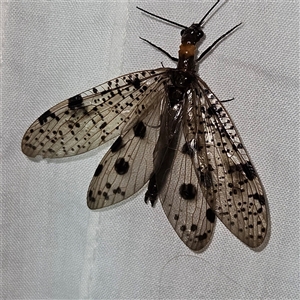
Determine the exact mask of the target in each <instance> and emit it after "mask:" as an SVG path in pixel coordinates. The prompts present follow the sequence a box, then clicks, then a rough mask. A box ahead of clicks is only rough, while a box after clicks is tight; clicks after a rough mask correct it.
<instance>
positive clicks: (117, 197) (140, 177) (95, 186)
mask: <svg viewBox="0 0 300 300" xmlns="http://www.w3.org/2000/svg"><path fill="white" fill-rule="evenodd" d="M152 100H153V103H152V104H153V105H152V110H151V111H150V112H148V114H145V115H144V116H143V118H141V119H139V120H138V121H137V122H136V124H135V125H134V126H133V127H132V128H131V129H130V130H128V131H127V132H126V133H124V134H122V135H121V136H120V137H118V139H117V140H116V141H115V142H114V144H113V145H112V146H111V148H110V150H109V151H108V152H107V153H106V155H105V156H104V157H103V159H102V160H101V162H100V164H99V166H98V167H97V170H96V172H95V174H94V177H93V179H92V181H91V184H90V187H89V189H88V195H87V204H88V206H89V208H91V209H98V208H102V207H105V206H109V205H112V204H115V203H117V202H120V201H122V200H124V199H126V198H128V197H130V196H131V195H132V194H134V193H136V192H137V191H138V190H140V189H141V188H142V187H143V186H144V185H145V183H146V182H147V181H148V180H149V177H150V174H151V172H152V170H153V151H154V148H155V145H156V143H157V139H158V135H159V130H160V115H161V112H160V101H165V93H164V89H160V93H158V94H157V97H156V99H152Z"/></svg>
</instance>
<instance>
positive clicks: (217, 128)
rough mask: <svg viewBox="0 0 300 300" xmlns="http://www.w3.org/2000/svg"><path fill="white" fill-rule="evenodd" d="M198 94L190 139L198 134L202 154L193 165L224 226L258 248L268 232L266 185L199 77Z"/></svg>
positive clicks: (232, 127) (213, 97) (225, 116)
mask: <svg viewBox="0 0 300 300" xmlns="http://www.w3.org/2000/svg"><path fill="white" fill-rule="evenodd" d="M194 91H195V96H194V97H193V98H194V99H197V101H196V102H195V103H194V104H195V107H197V113H196V114H195V115H194V117H195V119H198V121H197V123H196V125H195V128H194V129H193V128H189V131H188V133H187V134H186V138H187V140H191V137H193V132H194V140H195V141H196V148H197V149H198V155H197V157H196V158H195V159H194V160H193V164H194V166H195V170H196V171H197V172H198V173H197V175H198V179H199V182H200V185H201V189H202V192H203V193H204V194H206V195H205V197H206V200H207V201H208V204H209V205H210V207H211V208H212V209H213V210H214V212H215V214H216V215H217V216H218V218H219V219H220V220H221V221H222V222H223V223H224V224H225V226H226V227H227V228H228V229H229V230H230V231H231V232H232V233H233V234H234V235H235V236H236V237H238V238H239V239H240V240H241V241H242V242H244V243H245V244H247V245H248V246H249V247H251V248H256V247H258V246H260V245H261V244H262V242H263V240H264V238H265V236H266V233H267V229H268V206H267V203H266V201H267V197H266V195H265V193H264V189H263V186H262V184H261V181H260V179H259V177H258V175H257V172H256V171H255V169H254V167H253V165H252V163H251V161H250V158H249V156H248V154H247V152H246V149H245V148H244V146H243V144H242V142H241V139H240V137H239V135H238V133H237V130H236V129H235V127H234V124H233V122H232V120H231V119H230V117H229V115H228V113H227V112H226V110H225V108H224V107H223V105H222V103H221V102H220V101H219V100H218V99H217V98H216V96H215V95H214V94H213V93H212V92H211V91H210V90H209V88H208V86H207V85H206V84H205V83H204V82H203V81H202V80H201V79H200V78H198V84H197V85H196V87H195V89H194ZM189 123H190V124H194V123H193V122H189Z"/></svg>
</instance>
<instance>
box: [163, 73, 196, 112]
mask: <svg viewBox="0 0 300 300" xmlns="http://www.w3.org/2000/svg"><path fill="white" fill-rule="evenodd" d="M170 78H171V83H172V84H171V85H167V86H166V88H167V93H168V96H169V97H168V99H169V103H170V106H171V107H174V106H175V105H177V104H179V103H181V102H182V101H183V99H184V95H185V93H186V92H187V90H188V89H190V86H191V83H192V82H193V81H194V80H195V75H193V74H191V73H190V72H185V71H179V70H177V69H173V70H170Z"/></svg>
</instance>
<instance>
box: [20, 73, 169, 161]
mask: <svg viewBox="0 0 300 300" xmlns="http://www.w3.org/2000/svg"><path fill="white" fill-rule="evenodd" d="M166 70H167V69H165V68H160V69H156V70H148V71H140V72H135V73H130V74H127V75H123V76H120V77H118V78H115V79H113V80H111V81H108V82H106V83H104V84H101V85H99V86H96V87H94V88H92V89H90V90H87V91H85V92H83V93H81V94H78V95H76V96H74V97H71V98H70V99H67V100H65V101H63V102H61V103H59V104H57V105H55V106H54V107H52V108H50V109H49V110H47V111H46V112H45V113H44V114H42V115H41V116H40V117H39V118H38V119H37V120H36V121H35V122H34V123H33V124H32V125H31V126H30V127H29V129H28V130H27V131H26V133H25V135H24V137H23V140H22V151H23V153H24V154H26V155H27V156H29V157H35V156H37V155H41V156H43V157H66V156H72V155H77V154H81V153H84V152H87V151H89V150H92V149H94V148H96V147H98V146H99V145H101V144H103V143H105V142H107V141H108V140H110V139H111V138H114V137H116V136H118V135H120V134H121V132H122V129H123V128H124V127H126V128H127V130H129V129H130V128H131V127H132V126H133V125H134V124H136V122H137V120H138V119H140V118H142V117H143V114H147V111H148V109H149V107H150V106H151V105H152V101H153V99H156V98H157V97H158V95H160V94H161V90H160V89H161V88H162V86H163V85H162V84H161V81H163V80H165V79H166Z"/></svg>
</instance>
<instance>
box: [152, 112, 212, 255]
mask: <svg viewBox="0 0 300 300" xmlns="http://www.w3.org/2000/svg"><path fill="white" fill-rule="evenodd" d="M182 112H183V116H181V117H179V118H177V120H176V121H175V120H174V117H173V116H172V115H171V114H170V113H169V112H167V111H165V112H163V118H167V119H169V120H168V121H165V122H164V120H163V121H162V125H161V133H160V134H161V135H162V136H166V135H168V137H169V139H168V138H166V139H164V138H162V139H161V138H160V139H159V142H158V144H157V149H156V157H155V162H156V170H155V172H156V178H157V186H158V194H159V198H160V200H161V203H162V206H163V209H164V211H165V213H166V215H167V217H168V220H169V221H170V223H171V224H172V226H173V228H174V229H175V231H176V233H177V234H178V236H179V237H180V238H181V240H182V241H183V242H184V243H185V244H186V245H187V246H188V247H189V248H190V249H192V250H194V251H199V250H201V249H203V248H204V247H205V246H206V245H208V243H209V241H210V239H211V237H212V234H213V231H214V226H215V222H216V218H215V214H214V212H213V210H212V209H211V208H210V206H209V205H208V203H207V201H206V199H205V197H204V194H203V191H202V189H201V187H200V184H199V180H198V176H197V174H196V172H195V168H194V165H193V162H192V159H191V158H192V157H193V156H194V155H197V153H196V150H195V149H192V148H190V147H188V145H187V143H186V139H185V137H184V134H183V131H184V129H183V126H184V125H185V123H184V121H183V118H184V115H185V114H186V113H187V110H186V107H183V111H182ZM174 122H175V123H176V124H174ZM167 124H168V125H167ZM167 127H168V128H167ZM170 128H173V133H171V132H169V130H170ZM167 132H168V134H167ZM170 137H171V139H170ZM159 165H160V166H159Z"/></svg>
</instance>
